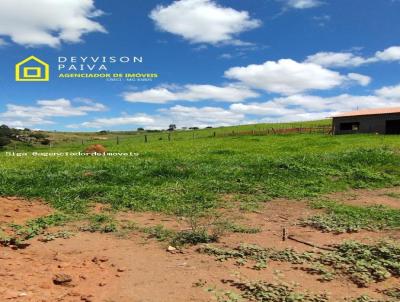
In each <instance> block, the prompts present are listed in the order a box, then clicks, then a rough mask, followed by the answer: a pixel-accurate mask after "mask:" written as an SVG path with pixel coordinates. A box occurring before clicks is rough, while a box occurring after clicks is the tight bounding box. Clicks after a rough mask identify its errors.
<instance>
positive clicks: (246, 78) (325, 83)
mask: <svg viewBox="0 0 400 302" xmlns="http://www.w3.org/2000/svg"><path fill="white" fill-rule="evenodd" d="M225 76H226V77H227V78H230V79H235V80H239V81H241V82H243V83H244V84H246V85H248V86H250V87H253V88H258V89H263V90H265V91H268V92H275V93H281V94H286V95H290V94H296V93H301V92H304V91H307V90H325V89H331V88H334V87H336V86H339V85H341V84H342V83H343V82H344V81H345V80H346V79H347V78H346V77H345V76H343V75H341V74H340V73H338V72H336V71H332V70H329V69H326V68H323V67H321V66H319V65H317V64H313V63H298V62H296V61H294V60H291V59H282V60H279V61H277V62H274V61H267V62H265V63H264V64H261V65H254V64H253V65H249V66H247V67H233V68H231V69H229V70H227V71H226V72H225Z"/></svg>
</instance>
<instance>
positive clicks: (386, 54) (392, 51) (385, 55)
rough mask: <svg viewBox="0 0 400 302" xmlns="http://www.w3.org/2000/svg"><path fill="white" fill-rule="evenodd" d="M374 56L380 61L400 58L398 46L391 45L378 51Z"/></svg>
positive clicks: (399, 47)
mask: <svg viewBox="0 0 400 302" xmlns="http://www.w3.org/2000/svg"><path fill="white" fill-rule="evenodd" d="M375 58H376V59H377V60H381V61H399V60H400V46H392V47H389V48H386V49H385V50H383V51H378V52H377V53H376V54H375Z"/></svg>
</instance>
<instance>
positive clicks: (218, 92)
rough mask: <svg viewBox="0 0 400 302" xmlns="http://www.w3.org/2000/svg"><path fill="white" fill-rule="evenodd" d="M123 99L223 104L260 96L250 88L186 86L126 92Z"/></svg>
mask: <svg viewBox="0 0 400 302" xmlns="http://www.w3.org/2000/svg"><path fill="white" fill-rule="evenodd" d="M122 96H123V98H124V99H125V100H126V101H128V102H133V103H153V104H165V103H168V102H173V101H192V102H195V101H202V100H213V101H221V102H240V101H243V100H245V99H247V98H252V97H257V96H258V94H257V93H255V92H254V91H252V90H250V89H249V88H246V87H242V86H237V85H228V86H223V87H220V86H214V85H185V86H183V87H180V86H177V87H171V88H170V87H164V86H160V87H156V88H152V89H148V90H144V91H140V92H135V91H134V92H125V93H123V95H122Z"/></svg>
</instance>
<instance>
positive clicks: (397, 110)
mask: <svg viewBox="0 0 400 302" xmlns="http://www.w3.org/2000/svg"><path fill="white" fill-rule="evenodd" d="M391 113H400V107H394V108H393V107H392V108H375V109H362V110H357V111H351V112H343V113H339V114H337V115H334V116H332V117H348V116H360V115H379V114H391Z"/></svg>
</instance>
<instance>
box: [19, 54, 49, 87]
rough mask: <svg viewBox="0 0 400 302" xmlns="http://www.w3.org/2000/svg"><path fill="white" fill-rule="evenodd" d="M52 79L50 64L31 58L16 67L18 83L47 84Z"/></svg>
mask: <svg viewBox="0 0 400 302" xmlns="http://www.w3.org/2000/svg"><path fill="white" fill-rule="evenodd" d="M49 79H50V67H49V64H47V63H46V62H43V61H42V60H40V59H38V58H36V57H35V56H30V57H29V58H26V59H25V60H23V61H21V62H19V63H18V64H17V65H16V66H15V80H16V81H17V82H47V81H49Z"/></svg>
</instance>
